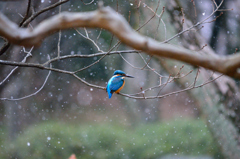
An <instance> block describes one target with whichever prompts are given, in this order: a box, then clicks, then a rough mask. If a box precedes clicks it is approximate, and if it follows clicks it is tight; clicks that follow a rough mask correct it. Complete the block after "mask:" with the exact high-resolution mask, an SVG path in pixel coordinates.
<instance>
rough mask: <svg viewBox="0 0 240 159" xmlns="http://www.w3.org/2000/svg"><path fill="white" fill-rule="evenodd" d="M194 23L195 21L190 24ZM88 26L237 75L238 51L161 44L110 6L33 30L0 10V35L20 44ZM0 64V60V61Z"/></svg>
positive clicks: (146, 48) (50, 21)
mask: <svg viewBox="0 0 240 159" xmlns="http://www.w3.org/2000/svg"><path fill="white" fill-rule="evenodd" d="M194 26H195V27H197V26H198V25H194ZM76 27H89V28H103V29H106V30H108V31H110V32H112V33H113V34H114V35H115V36H116V37H118V38H119V39H120V40H121V42H123V43H125V44H126V45H128V46H130V47H132V48H134V49H137V50H142V51H144V52H146V53H148V54H150V55H156V56H160V57H166V58H171V59H175V60H179V61H183V62H186V63H189V64H191V65H195V66H201V67H204V68H207V69H210V70H214V71H217V72H220V73H223V74H226V75H229V76H232V77H235V78H238V79H240V71H238V68H239V67H240V54H234V55H229V56H225V57H222V56H218V55H214V56H210V55H209V54H208V55H207V54H200V53H199V52H197V51H191V50H188V49H185V48H182V47H177V46H173V45H169V44H164V43H160V42H157V41H155V40H153V39H152V38H149V37H146V36H143V35H140V34H139V33H137V32H136V31H135V30H133V29H132V28H131V27H130V25H129V24H128V22H127V21H126V20H125V19H124V17H123V16H121V15H120V14H118V13H117V12H115V11H114V10H113V9H111V8H110V7H103V8H100V9H99V10H96V11H92V12H85V13H69V12H62V13H61V14H59V15H56V16H53V17H51V18H49V19H46V20H44V21H43V22H41V23H40V24H38V25H37V26H36V27H35V28H34V29H33V30H32V29H29V28H19V27H18V26H17V25H16V24H15V23H13V22H11V21H10V20H9V19H8V18H7V17H5V16H4V15H2V14H0V36H3V37H4V38H6V39H7V40H8V41H9V42H11V43H14V44H17V45H23V46H28V47H29V46H39V45H40V44H41V42H42V40H43V39H44V38H46V37H48V36H49V35H51V34H52V33H54V32H57V31H59V30H62V29H69V28H76ZM0 64H2V63H0Z"/></svg>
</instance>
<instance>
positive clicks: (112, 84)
mask: <svg viewBox="0 0 240 159" xmlns="http://www.w3.org/2000/svg"><path fill="white" fill-rule="evenodd" d="M122 85H123V79H122V78H121V77H114V78H113V79H112V80H110V81H109V89H110V90H111V91H112V92H115V91H117V90H118V89H119V88H120V87H121V86H122Z"/></svg>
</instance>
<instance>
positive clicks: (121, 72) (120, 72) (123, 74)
mask: <svg viewBox="0 0 240 159" xmlns="http://www.w3.org/2000/svg"><path fill="white" fill-rule="evenodd" d="M113 75H114V76H115V75H117V76H123V77H129V78H134V77H133V76H130V75H127V74H126V73H125V72H123V71H121V70H116V71H115V72H114V73H113Z"/></svg>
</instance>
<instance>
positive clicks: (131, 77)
mask: <svg viewBox="0 0 240 159" xmlns="http://www.w3.org/2000/svg"><path fill="white" fill-rule="evenodd" d="M125 77H128V78H134V77H133V76H130V75H125Z"/></svg>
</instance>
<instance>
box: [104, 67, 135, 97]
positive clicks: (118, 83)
mask: <svg viewBox="0 0 240 159" xmlns="http://www.w3.org/2000/svg"><path fill="white" fill-rule="evenodd" d="M125 77H129V78H134V77H133V76H129V75H126V73H125V72H123V71H121V70H116V71H115V72H114V74H113V76H112V77H111V78H110V79H109V81H108V83H107V87H106V90H107V93H108V97H109V98H111V97H112V94H113V93H119V92H120V90H121V89H122V88H123V86H124V84H125V81H124V78H125Z"/></svg>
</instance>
